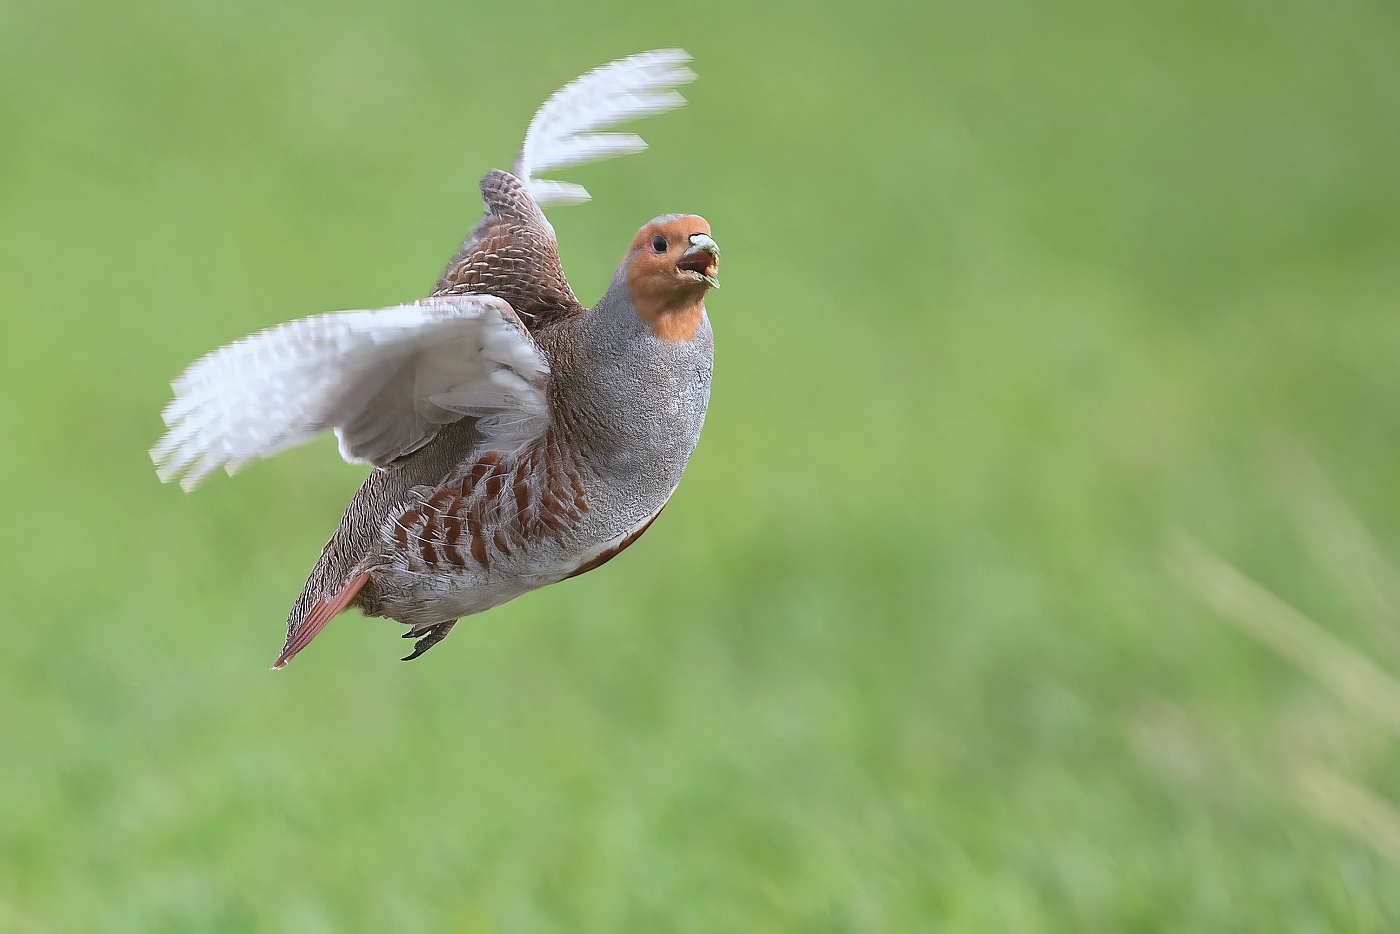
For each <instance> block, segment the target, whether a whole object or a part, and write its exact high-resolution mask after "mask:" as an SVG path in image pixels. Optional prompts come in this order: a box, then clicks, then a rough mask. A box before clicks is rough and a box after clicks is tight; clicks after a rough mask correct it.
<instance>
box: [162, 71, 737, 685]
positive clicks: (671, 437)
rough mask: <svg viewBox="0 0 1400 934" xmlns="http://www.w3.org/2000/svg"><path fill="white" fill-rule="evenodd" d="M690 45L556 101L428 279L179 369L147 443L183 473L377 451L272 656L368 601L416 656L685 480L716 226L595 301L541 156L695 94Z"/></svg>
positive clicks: (566, 573) (355, 459) (636, 248)
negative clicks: (315, 450) (421, 293)
mask: <svg viewBox="0 0 1400 934" xmlns="http://www.w3.org/2000/svg"><path fill="white" fill-rule="evenodd" d="M688 61H690V56H689V55H687V54H686V53H685V52H683V51H681V50H679V49H669V50H662V51H655V52H645V53H642V54H640V55H634V56H631V57H629V58H624V59H622V60H620V61H616V62H612V63H611V64H608V65H604V66H602V67H600V68H597V69H595V70H593V71H591V72H589V73H588V74H586V75H584V76H583V77H581V78H579V79H577V80H575V81H574V82H572V83H570V84H568V85H566V86H565V87H564V88H563V89H561V90H560V91H558V92H557V93H555V94H554V96H552V97H551V98H550V99H549V100H547V101H546V102H545V103H544V105H543V106H542V107H541V108H540V109H539V112H538V113H536V114H535V117H534V119H533V120H532V121H531V122H530V126H529V129H528V131H527V132H526V134H525V142H524V144H523V145H522V147H521V149H520V154H519V156H518V157H517V159H516V160H515V165H514V167H513V168H512V170H511V171H510V172H504V171H501V170H499V169H497V170H493V171H490V172H488V173H486V176H485V177H484V178H483V179H482V180H481V195H482V199H483V201H484V202H485V212H484V214H483V215H482V218H481V220H480V221H479V222H478V223H477V225H476V226H475V227H474V228H473V229H472V231H471V233H470V234H468V236H467V238H466V240H465V242H463V244H462V247H461V249H459V250H458V251H457V254H456V255H455V256H454V257H453V258H452V261H451V262H450V263H449V264H448V266H447V269H446V271H445V272H443V274H442V277H441V278H440V279H439V280H438V282H437V286H436V288H435V289H434V290H433V292H432V295H431V296H430V297H428V298H425V299H422V300H420V301H416V302H411V303H409V304H405V305H396V306H393V307H390V308H379V309H375V310H370V311H343V312H336V313H332V314H321V315H314V316H312V317H309V318H302V319H300V320H297V321H292V322H290V323H288V324H283V325H279V326H277V327H273V328H269V329H267V330H265V331H261V332H259V333H257V334H254V335H252V336H250V337H246V338H243V339H242V340H238V341H235V342H233V343H231V344H229V345H227V346H225V347H221V348H219V349H218V350H215V351H213V352H212V353H210V354H208V355H206V356H204V357H202V358H201V359H199V360H198V361H196V362H195V363H193V364H192V365H191V366H190V367H189V368H188V369H186V370H185V372H184V373H183V374H182V375H181V376H180V377H179V378H178V379H176V380H175V381H174V382H173V383H172V384H171V385H172V388H173V389H174V398H173V399H172V400H171V401H170V402H169V403H168V404H167V405H166V407H165V409H164V411H163V412H162V417H163V418H164V420H165V424H166V426H167V428H168V430H167V432H166V434H165V435H164V437H162V438H161V440H160V441H159V443H157V444H156V446H155V447H154V448H152V449H151V459H152V460H153V461H154V462H155V465H156V470H157V473H158V474H159V476H160V478H161V479H162V480H164V481H170V480H175V479H179V480H180V482H181V484H182V485H183V486H184V488H185V489H186V490H191V489H193V488H194V487H195V486H196V485H198V484H199V483H200V481H202V480H203V479H204V478H205V477H206V476H208V475H209V474H210V473H212V472H213V471H215V470H216V469H218V468H220V467H222V468H224V469H225V470H226V471H227V472H228V473H230V474H232V473H233V472H234V471H236V470H237V469H238V468H240V467H242V466H243V465H244V464H247V463H248V462H249V461H251V460H254V459H256V458H260V457H267V456H269V455H271V454H274V453H276V452H278V451H281V450H282V449H284V448H287V447H290V446H292V445H295V444H300V443H301V442H303V441H306V440H309V439H310V438H312V437H314V436H316V435H318V434H320V433H321V432H325V431H333V432H335V435H336V437H337V438H338V439H339V441H340V453H341V456H342V457H344V458H345V459H346V460H347V461H350V462H352V463H368V464H372V465H373V470H372V472H371V473H370V475H369V477H368V478H367V479H366V480H365V482H364V484H363V485H362V486H361V487H360V489H359V491H358V492H357V493H356V494H355V495H354V497H353V498H352V499H351V500H350V505H349V506H348V507H347V508H346V510H345V515H344V517H343V518H342V519H341V520H340V526H339V527H338V528H337V529H336V531H335V534H334V535H333V536H331V539H330V541H329V542H328V543H327V544H326V547H325V549H324V550H323V551H322V552H321V557H320V560H319V561H317V562H316V566H315V567H314V568H313V569H312V571H311V575H310V577H309V578H308V579H307V581H306V584H305V586H304V587H303V588H302V591H301V596H300V597H298V598H297V601H296V603H295V605H293V607H292V610H291V613H290V614H289V616H288V618H287V638H286V642H285V644H284V646H283V649H282V653H281V655H280V656H279V657H278V658H277V661H276V663H275V664H274V665H273V667H274V668H281V667H282V666H283V665H285V664H286V663H287V662H288V661H289V660H290V659H291V658H292V657H293V656H294V655H296V654H297V653H298V652H300V651H301V650H302V649H304V648H305V647H306V646H307V645H308V644H309V643H310V642H311V640H312V639H313V638H315V636H316V635H317V633H319V632H320V631H321V630H322V629H323V628H324V627H325V625H326V623H327V622H329V621H330V620H331V618H332V617H334V616H335V615H336V614H337V613H340V612H341V611H342V610H345V609H347V608H349V607H352V606H353V607H357V608H359V610H360V611H361V612H362V613H364V614H366V615H369V616H382V617H387V618H390V619H394V620H397V621H398V622H400V623H403V624H404V625H406V626H408V627H409V629H408V631H407V632H405V633H404V637H405V638H410V639H414V640H416V641H415V643H414V647H413V651H412V653H410V654H409V655H408V657H407V658H406V659H405V661H407V660H409V659H414V658H417V657H418V656H420V655H422V654H423V653H424V652H426V651H427V650H428V649H430V648H432V647H433V646H434V645H436V644H437V643H438V642H440V641H442V639H443V638H444V637H445V636H447V634H448V633H449V632H451V630H452V627H453V626H454V625H455V624H456V623H457V621H458V620H459V619H460V618H461V617H463V616H470V615H471V614H473V613H480V612H482V611H483V610H487V609H490V608H491V607H494V606H498V605H499V604H502V603H505V602H506V601H507V600H511V599H514V598H515V597H518V596H520V595H521V594H523V593H526V592H528V591H531V590H535V589H536V588H539V587H544V586H546V585H548V584H553V583H555V582H557V581H561V580H564V579H566V578H569V577H574V576H575V575H578V574H582V573H584V572H585V571H590V570H592V569H594V568H596V567H598V566H599V565H601V564H603V563H604V562H606V561H607V560H609V559H610V558H612V557H613V556H614V555H616V554H617V553H618V552H620V551H622V550H623V549H624V548H626V547H627V546H629V545H631V544H632V543H633V542H634V541H636V540H637V538H638V537H639V536H640V535H641V534H642V533H643V532H645V531H646V529H647V528H648V527H649V526H650V525H651V523H652V522H653V521H654V520H655V519H656V517H657V514H658V513H660V512H661V509H662V507H664V506H665V505H666V501H667V500H668V499H669V498H670V496H671V494H672V493H673V492H675V489H676V486H677V484H679V482H680V479H681V472H682V471H683V470H684V469H685V465H686V462H687V461H688V460H689V458H690V454H691V452H692V451H693V450H694V449H695V445H696V442H697V441H698V440H699V437H700V428H701V425H702V423H703V422H704V419H705V409H706V406H707V404H708V402H709V395H710V375H711V371H712V368H713V362H714V342H713V338H712V334H711V330H710V323H709V319H708V317H707V316H706V313H705V295H706V293H707V291H708V290H709V289H711V288H714V287H717V286H718V285H719V282H718V280H717V278H716V276H717V274H718V272H719V247H718V246H717V245H716V243H715V241H714V239H713V238H712V236H711V231H710V225H709V224H708V223H707V222H706V221H705V219H704V218H702V217H699V216H697V215H694V214H663V215H662V216H660V217H657V218H654V219H652V220H650V221H648V222H647V223H646V224H644V225H643V226H642V228H641V229H640V230H639V231H638V232H637V235H636V236H635V237H633V238H632V242H631V243H630V244H629V245H628V247H627V250H626V253H625V255H624V256H623V258H622V262H621V263H620V264H619V265H618V267H617V271H616V272H615V273H614V274H613V278H612V283H611V284H610V285H609V286H608V290H607V292H606V293H605V294H604V295H603V297H602V298H601V299H600V300H599V301H598V303H597V304H596V305H594V306H593V307H592V308H585V307H583V306H582V305H581V304H580V303H579V301H578V299H577V298H575V297H574V293H573V290H572V289H570V288H569V283H568V280H567V279H565V277H564V273H563V270H562V269H561V267H560V263H559V249H558V244H557V242H556V241H555V236H554V228H553V227H551V226H550V224H549V221H547V220H546V219H545V216H544V214H543V213H542V211H541V209H542V208H544V207H548V206H551V205H557V204H570V203H576V202H579V201H586V200H588V197H589V195H588V192H587V191H586V190H585V189H584V188H583V187H582V186H579V185H575V184H571V183H568V182H560V181H552V180H547V179H543V178H538V177H536V173H541V172H553V171H554V170H557V169H562V168H567V167H569V166H574V165H579V164H582V163H586V162H592V161H594V160H597V159H603V158H607V157H610V156H615V155H622V154H625V153H632V152H637V151H640V150H642V149H644V148H646V143H644V142H643V141H642V140H641V139H640V138H639V137H637V136H634V135H631V134H626V133H616V132H605V131H607V130H609V129H610V128H612V127H614V126H616V125H617V124H619V123H622V122H624V121H628V120H632V119H636V118H639V117H644V116H649V115H652V114H658V113H662V112H665V111H668V110H672V109H674V108H676V107H679V106H681V105H682V104H684V103H685V100H684V98H682V97H681V95H680V94H679V93H678V92H677V91H676V87H677V86H679V85H682V84H685V83H686V82H689V81H692V80H694V78H695V74H694V73H693V72H692V71H691V70H690V69H689V68H687V67H686V62H688Z"/></svg>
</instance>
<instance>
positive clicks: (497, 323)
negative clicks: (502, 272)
mask: <svg viewBox="0 0 1400 934" xmlns="http://www.w3.org/2000/svg"><path fill="white" fill-rule="evenodd" d="M514 319H515V316H514V313H513V312H512V311H511V310H510V306H509V305H507V304H506V303H505V302H504V301H502V300H501V299H499V298H495V297H493V296H489V295H453V296H443V297H440V298H431V299H425V300H423V301H420V302H413V303H412V304H408V305H397V306H394V307H391V308H380V309H378V310H375V311H343V312H337V313H334V314H326V315H315V316H313V317H310V318H302V319H300V320H298V321H292V322H290V323H288V324H283V325H279V326H278V327H274V328H269V329H268V330H265V331H260V332H259V333H257V334H254V335H252V336H251V337H246V338H244V339H243V340H240V341H235V342H234V343H232V344H229V345H227V346H226V347H221V348H219V349H218V350H216V351H214V352H213V353H210V354H208V355H206V356H204V357H202V358H201V359H200V360H198V361H196V362H195V363H193V364H192V365H191V366H190V367H189V368H188V369H187V370H186V371H185V372H184V373H183V374H182V375H181V376H180V378H179V379H177V380H175V382H174V383H172V384H171V385H172V387H173V388H174V390H175V398H174V399H172V400H171V401H170V403H169V404H168V405H167V406H166V407H165V410H164V411H163V412H162V413H161V414H162V417H163V418H164V419H165V423H166V425H167V426H168V427H169V430H168V431H167V432H166V434H165V436H164V437H163V438H162V439H161V440H160V442H159V443H158V444H157V445H156V446H155V447H154V448H152V449H151V459H152V460H153V461H154V462H155V464H156V471H157V473H158V474H159V475H160V478H161V480H164V481H167V482H169V481H170V480H174V479H175V478H177V477H180V478H181V485H182V486H183V487H184V488H185V489H186V490H190V489H193V488H194V487H195V486H197V485H198V484H199V482H200V481H201V480H203V479H204V478H205V477H206V476H208V475H209V474H210V473H212V472H213V471H214V470H216V469H218V468H219V467H223V468H224V469H226V470H227V471H228V472H229V473H230V474H232V473H233V472H234V471H235V470H237V469H238V468H239V467H241V466H243V465H244V464H246V463H248V462H249V461H251V460H254V459H256V458H259V457H267V456H268V455H270V454H274V453H276V452H277V451H280V450H282V449H284V448H287V447H290V446H291V445H294V444H299V443H301V442H303V441H307V440H309V439H310V438H312V437H314V436H315V435H317V434H319V433H321V432H323V431H329V430H334V431H335V433H336V435H337V436H338V437H339V438H340V450H341V454H342V456H344V457H345V459H346V460H349V461H353V462H368V463H373V464H378V465H383V464H386V463H388V462H389V461H392V460H394V459H395V458H397V457H401V456H403V455H404V454H408V453H411V452H412V451H414V450H417V449H418V448H420V447H422V446H423V445H424V444H426V443H427V442H428V441H430V440H431V439H432V438H433V436H434V435H435V434H436V433H437V430H438V428H439V427H440V426H441V425H444V424H446V423H448V422H453V421H457V420H458V419H461V418H464V417H474V418H478V419H481V421H480V422H479V427H480V428H481V430H482V431H483V434H485V435H486V443H488V444H490V445H492V446H512V445H515V444H518V443H521V442H523V441H526V440H528V439H529V438H531V437H534V436H536V435H538V434H541V433H542V432H543V431H544V429H545V428H546V427H547V425H548V419H549V415H548V405H547V403H546V401H545V393H544V383H545V378H546V376H547V374H548V372H549V368H548V366H547V365H546V364H545V361H544V358H543V357H542V356H541V355H540V353H539V350H538V349H537V348H536V346H535V344H534V342H533V341H532V340H530V338H529V337H528V336H526V335H525V334H524V333H523V332H522V331H521V330H520V328H519V327H518V325H516V324H515V321H514Z"/></svg>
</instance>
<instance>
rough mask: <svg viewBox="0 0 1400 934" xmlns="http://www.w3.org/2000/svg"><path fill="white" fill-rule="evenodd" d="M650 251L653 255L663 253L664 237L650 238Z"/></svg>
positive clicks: (664, 248)
mask: <svg viewBox="0 0 1400 934" xmlns="http://www.w3.org/2000/svg"><path fill="white" fill-rule="evenodd" d="M651 251H652V252H653V253H665V252H666V238H665V237H652V238H651Z"/></svg>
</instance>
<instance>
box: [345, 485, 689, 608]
mask: <svg viewBox="0 0 1400 934" xmlns="http://www.w3.org/2000/svg"><path fill="white" fill-rule="evenodd" d="M668 498H669V497H668ZM664 506H665V502H664V501H663V502H662V504H661V505H660V506H657V507H656V508H655V509H654V510H652V511H651V512H650V513H649V514H647V515H645V516H643V517H642V518H641V519H640V520H639V521H633V522H630V523H628V524H627V525H626V526H625V527H623V528H622V529H620V530H618V529H616V528H610V527H608V526H606V525H604V524H602V523H596V524H595V523H588V524H587V525H586V527H585V528H584V529H581V530H580V532H581V533H582V534H579V535H577V536H571V537H570V538H569V539H567V540H566V541H564V542H556V541H552V540H550V541H547V542H546V543H542V545H541V546H538V547H536V548H534V549H532V550H531V551H530V553H528V554H520V555H512V556H509V557H505V556H501V555H498V554H493V555H492V558H491V561H490V563H489V565H488V567H486V568H481V567H478V566H475V565H469V566H467V567H465V568H456V567H453V568H451V569H444V568H441V567H439V568H436V569H434V570H432V571H422V570H418V569H416V568H412V567H405V566H402V565H399V564H393V565H387V566H381V567H379V568H377V569H375V570H374V571H373V572H372V578H373V580H374V584H375V588H374V589H375V592H376V594H377V600H376V601H375V606H374V607H373V609H372V610H371V612H372V614H373V615H375V616H385V617H388V618H390V619H395V620H398V621H399V622H401V623H406V624H410V625H412V626H414V627H415V628H419V629H421V628H423V627H425V626H431V625H436V624H438V623H445V622H448V621H449V620H455V619H461V618H462V617H464V616H471V615H472V614H474V613H481V612H484V611H486V610H489V609H491V608H492V607H496V606H500V605H501V604H503V603H507V602H509V601H511V600H514V599H515V598H516V597H518V596H520V595H522V594H525V593H529V592H530V591H532V590H538V589H539V588H541V587H546V586H548V585H550V584H554V583H558V582H559V581H562V580H564V579H565V578H568V577H572V576H574V575H576V574H580V573H583V572H584V571H587V570H591V569H592V568H595V567H598V566H599V565H601V564H603V563H604V562H605V561H607V560H608V559H609V558H611V557H613V556H614V555H616V554H617V553H618V552H620V551H621V550H622V549H624V548H626V547H627V546H628V545H630V544H631V543H632V541H634V540H635V539H636V537H637V535H638V534H640V532H641V531H642V530H643V529H645V528H646V526H648V525H650V524H651V522H652V520H653V519H655V518H656V516H657V514H658V513H660V512H661V509H662V507H664Z"/></svg>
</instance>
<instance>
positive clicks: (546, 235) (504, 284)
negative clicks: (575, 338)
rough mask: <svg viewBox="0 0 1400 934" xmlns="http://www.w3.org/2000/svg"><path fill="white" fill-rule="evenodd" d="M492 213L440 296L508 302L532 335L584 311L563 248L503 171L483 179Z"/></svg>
mask: <svg viewBox="0 0 1400 934" xmlns="http://www.w3.org/2000/svg"><path fill="white" fill-rule="evenodd" d="M481 197H482V200H483V201H485V202H486V213H485V214H484V215H483V216H482V218H481V220H480V221H479V222H478V223H477V225H476V227H474V228H472V232H471V233H470V234H469V235H468V236H467V239H466V241H464V242H463V243H462V247H461V249H459V250H458V251H457V255H456V256H454V257H452V262H450V263H448V265H447V270H446V271H445V272H444V273H443V274H442V278H440V279H438V283H437V287H436V288H435V289H434V290H433V294H434V295H455V294H460V293H485V294H488V295H495V296H497V297H499V298H503V299H505V300H506V301H507V302H509V303H510V305H511V307H512V308H514V309H515V313H516V314H517V315H519V316H520V319H521V320H522V321H523V322H524V323H525V326H526V327H527V328H528V329H529V330H531V331H535V330H538V329H539V327H540V326H541V325H543V324H546V323H547V322H549V321H550V320H551V319H553V318H557V317H559V316H561V315H571V314H577V313H579V312H582V311H583V310H584V309H583V306H582V305H580V304H579V301H578V299H577V298H575V297H574V293H573V290H572V289H570V288H569V283H568V281H567V280H566V279H565V278H564V270H563V267H561V266H560V265H559V244H558V242H557V241H556V240H555V239H554V228H553V227H551V226H550V225H549V221H547V220H545V217H544V214H543V213H542V212H541V211H540V209H539V206H538V205H536V204H535V201H534V199H533V198H531V197H530V193H529V191H527V190H526V188H525V185H524V184H523V183H522V182H521V181H520V179H518V178H516V177H515V176H514V175H511V174H510V173H509V172H502V171H501V170H500V169H493V170H492V171H490V172H488V173H486V177H485V178H483V179H482V180H481Z"/></svg>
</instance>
